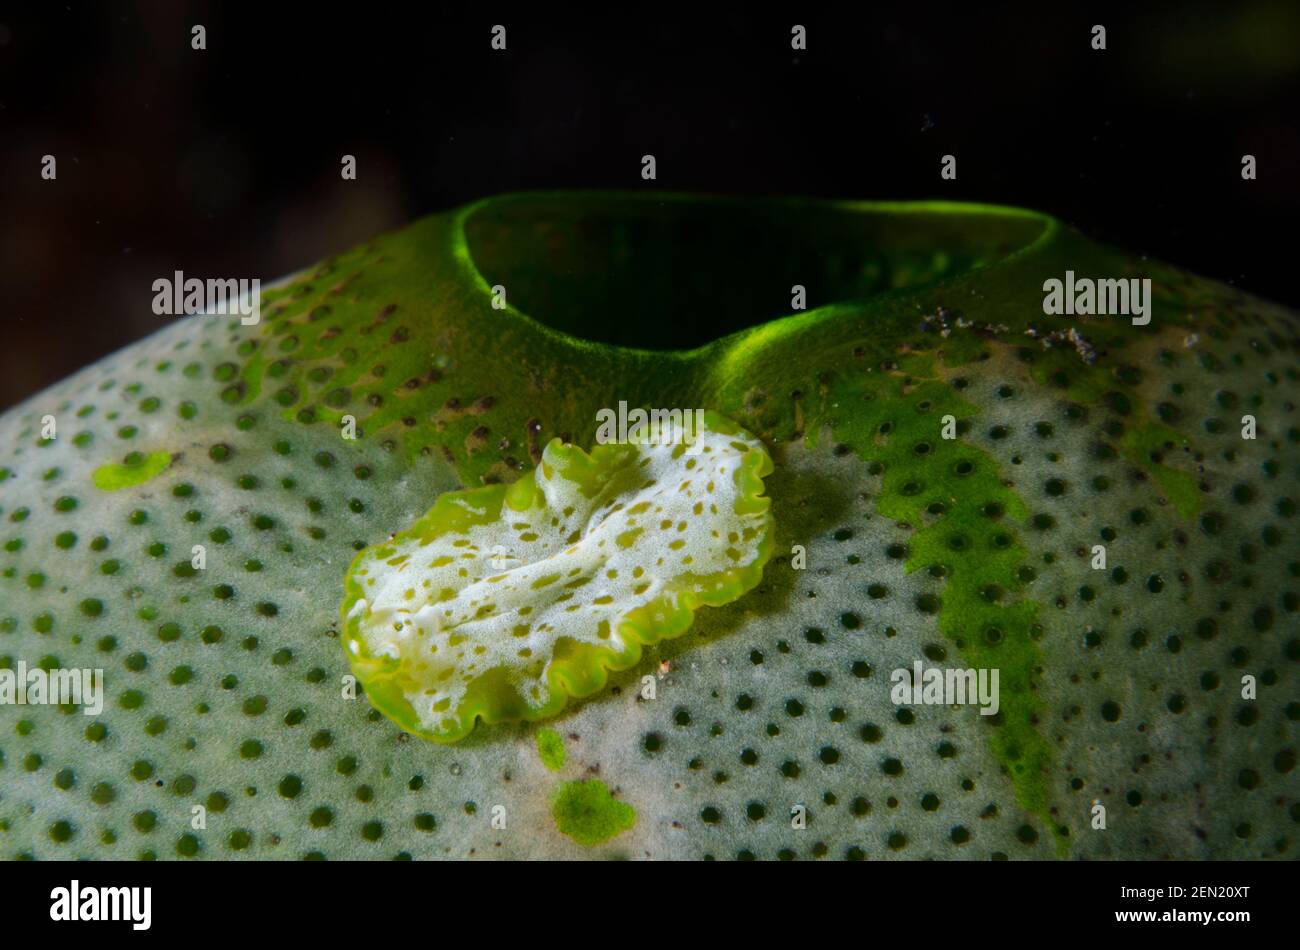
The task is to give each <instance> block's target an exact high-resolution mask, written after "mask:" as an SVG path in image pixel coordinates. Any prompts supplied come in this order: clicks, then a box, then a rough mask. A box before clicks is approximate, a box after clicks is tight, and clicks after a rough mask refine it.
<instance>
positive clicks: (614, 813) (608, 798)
mask: <svg viewBox="0 0 1300 950" xmlns="http://www.w3.org/2000/svg"><path fill="white" fill-rule="evenodd" d="M551 815H552V816H553V817H554V818H555V827H557V828H559V829H560V831H562V832H563V833H564V834H566V835H568V836H569V837H570V838H572V839H573V840H574V841H576V842H578V844H585V845H596V844H601V843H603V842H605V841H608V840H609V839H610V838H612V837H614V836H615V835H617V834H621V833H622V832H624V831H627V830H628V829H629V828H631V827H632V826H633V825H635V824H636V809H634V808H633V807H632V806H631V805H629V804H627V803H626V802H620V801H618V800H617V799H615V798H614V796H612V795H611V794H610V793H609V789H608V788H607V787H606V785H605V783H604V782H602V781H600V779H590V780H588V781H585V782H561V783H560V785H559V787H558V788H557V789H556V792H555V799H554V801H553V803H552V805H551Z"/></svg>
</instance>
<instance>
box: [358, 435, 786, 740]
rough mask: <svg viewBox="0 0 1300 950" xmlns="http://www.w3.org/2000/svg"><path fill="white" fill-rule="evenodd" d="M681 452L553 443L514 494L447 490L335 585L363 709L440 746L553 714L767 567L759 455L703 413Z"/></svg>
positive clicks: (764, 471) (767, 523)
mask: <svg viewBox="0 0 1300 950" xmlns="http://www.w3.org/2000/svg"><path fill="white" fill-rule="evenodd" d="M704 423H705V424H704V426H703V427H702V428H701V429H700V431H699V432H698V433H696V435H695V437H694V439H693V440H692V441H691V443H690V444H689V445H687V444H671V440H669V439H665V440H664V441H665V442H667V443H668V444H662V443H650V444H610V445H597V446H596V447H595V448H594V449H593V450H592V452H591V454H590V455H588V454H587V453H586V452H584V451H582V449H580V448H577V447H575V446H572V445H565V444H564V443H562V442H560V441H559V440H558V439H557V440H554V441H552V442H551V443H550V444H549V445H548V446H547V447H546V450H545V452H544V453H543V455H542V461H541V463H540V464H539V465H538V466H537V468H536V469H535V470H534V471H532V472H529V473H528V474H526V475H525V476H523V477H522V478H520V479H519V480H518V481H517V482H515V483H514V484H513V485H511V486H509V487H507V486H504V485H489V486H487V487H485V488H478V489H472V490H468V491H459V492H449V493H447V494H444V495H442V496H440V497H439V498H438V501H437V503H436V504H435V505H434V506H433V508H432V509H431V510H430V511H429V512H428V513H427V514H425V515H424V516H423V517H422V518H420V519H419V520H417V521H416V522H415V524H414V525H412V526H411V527H410V528H408V529H407V530H405V531H403V532H401V533H399V534H397V535H395V536H394V537H393V539H392V540H391V541H388V542H385V543H383V544H379V545H376V546H373V547H370V548H367V549H366V550H364V551H362V552H361V554H360V555H358V557H357V559H356V560H355V561H354V562H353V563H352V567H351V569H350V570H349V571H348V575H347V578H346V581H345V596H344V599H343V605H342V608H341V611H342V619H343V625H344V636H343V641H344V645H345V647H346V649H347V652H348V658H349V660H350V661H351V663H352V668H353V670H354V672H355V673H356V674H357V677H358V678H359V679H360V680H361V681H362V682H363V683H364V684H365V686H366V694H367V696H368V697H369V699H370V702H371V704H372V705H374V706H375V707H376V708H377V709H379V710H380V711H381V712H383V713H384V714H385V715H387V716H388V717H389V718H390V719H392V720H393V721H394V722H396V723H397V724H398V725H399V726H401V727H402V728H403V729H405V730H407V731H409V732H412V733H415V734H416V735H420V736H424V737H425V738H429V739H434V740H437V741H440V742H453V741H455V740H457V739H460V738H462V737H463V736H465V735H466V734H467V733H468V732H469V731H470V730H471V729H473V728H474V724H475V721H476V720H479V719H481V720H482V721H483V722H485V723H495V722H500V721H503V720H508V719H527V720H537V719H544V718H547V717H550V716H554V715H555V714H556V713H558V712H559V711H560V710H561V709H562V708H563V707H564V705H565V703H566V702H567V700H568V698H569V697H575V698H578V697H583V696H589V695H591V694H592V693H595V692H597V691H598V690H600V689H601V688H602V687H603V686H604V685H605V680H606V675H607V673H608V671H611V670H615V671H616V670H626V669H628V668H630V667H632V666H634V665H635V664H636V663H637V662H638V661H639V660H640V659H641V652H642V648H643V647H645V646H649V645H651V644H655V643H658V642H659V641H661V640H665V639H671V638H673V637H678V636H681V635H682V634H683V633H685V632H686V630H687V629H688V628H689V627H690V626H691V623H692V621H693V620H694V615H695V611H696V610H697V609H698V608H700V607H704V606H712V607H716V606H720V605H722V604H726V603H730V602H731V601H733V600H735V599H736V598H738V597H740V596H741V595H742V594H744V593H746V592H747V591H749V590H751V589H752V588H753V587H754V586H756V585H757V584H758V582H759V580H760V579H761V578H762V575H763V566H764V564H765V563H766V562H767V560H768V558H769V556H770V555H771V545H772V541H771V534H772V516H771V514H770V513H769V511H768V508H769V499H767V498H766V497H764V496H763V490H764V488H763V477H764V476H766V475H768V474H770V473H771V471H772V461H771V459H770V458H769V457H768V455H767V451H766V449H764V447H763V444H762V443H761V442H759V441H758V440H757V439H755V438H754V437H753V436H751V435H749V434H748V433H747V432H745V431H744V430H742V429H740V428H739V427H737V426H736V425H735V424H734V423H732V422H730V421H729V420H727V419H725V418H723V417H722V416H720V415H718V414H716V413H706V414H705V417H704Z"/></svg>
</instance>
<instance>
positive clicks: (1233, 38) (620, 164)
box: [0, 0, 1300, 408]
mask: <svg viewBox="0 0 1300 950" xmlns="http://www.w3.org/2000/svg"><path fill="white" fill-rule="evenodd" d="M539 6H540V5H534V6H533V7H531V9H532V11H533V12H531V13H528V14H524V13H522V12H521V13H514V12H510V11H508V10H507V9H505V8H501V7H486V8H480V4H478V3H471V4H464V5H456V6H455V7H451V6H444V5H442V4H426V5H412V6H410V7H407V6H391V7H389V6H380V5H378V4H374V3H366V4H352V3H348V4H339V5H332V4H329V3H315V4H304V5H295V4H287V3H269V2H266V3H228V4H213V3H166V2H158V3H122V2H106V3H81V2H71V3H44V2H43V3H31V4H19V5H16V6H10V7H7V8H4V9H0V321H2V323H0V325H2V326H3V330H4V341H5V344H4V346H3V348H0V408H2V407H4V406H8V405H11V404H13V403H15V402H17V401H19V400H21V399H23V398H25V397H26V396H28V395H31V394H32V393H34V392H36V391H38V390H40V389H41V388H43V387H44V386H46V385H48V384H50V383H51V382H54V381H56V380H57V379H59V378H61V377H63V376H65V375H66V374H68V373H69V372H71V371H73V370H75V369H77V368H79V367H80V366H82V365H84V364H86V363H87V362H89V361H90V360H92V359H94V358H96V357H97V356H100V355H103V354H105V353H108V352H111V351H112V350H114V349H116V348H118V347H119V346H122V345H123V344H125V343H127V342H129V341H131V340H133V339H136V338H139V337H140V336H143V335H144V334H146V333H148V332H151V331H152V330H154V329H157V328H158V326H159V323H160V320H161V319H166V318H159V317H157V316H155V315H154V314H153V313H152V311H151V309H150V301H151V300H152V290H151V286H150V285H151V283H152V281H153V280H154V279H156V278H157V277H161V276H168V275H170V274H171V273H172V272H173V271H174V270H176V269H181V270H184V271H186V272H187V273H188V274H190V275H193V276H203V277H213V276H222V277H239V276H246V277H253V276H258V277H262V278H263V279H271V278H274V277H277V276H280V275H282V274H285V273H288V272H291V271H294V270H296V269H299V268H301V267H303V266H305V265H308V264H310V263H311V262H313V261H315V260H317V259H319V258H321V257H323V256H325V255H326V254H329V253H331V252H334V251H338V250H342V249H345V248H346V247H348V246H350V245H352V244H355V243H357V242H358V241H361V240H363V239H365V238H367V237H369V236H371V235H373V234H375V233H378V232H381V231H384V230H389V229H392V228H395V227H399V226H400V225H402V224H403V223H405V222H407V221H409V220H411V219H413V218H415V217H418V216H420V215H422V214H426V213H429V212H433V211H438V210H442V209H445V208H448V207H451V206H454V205H457V204H460V203H463V202H465V201H468V200H471V199H473V198H477V197H481V196H484V195H489V194H494V193H499V192H504V191H511V190H519V189H535V188H554V187H595V188H630V189H667V190H677V191H707V192H716V193H731V194H807V195H824V196H833V197H844V198H881V199H906V198H953V199H962V200H974V201H989V202H996V203H1005V204H1016V205H1024V206H1028V207H1033V208H1037V209H1040V210H1044V211H1048V212H1050V213H1053V214H1056V215H1058V216H1060V217H1061V218H1063V219H1065V220H1066V221H1068V222H1070V223H1071V224H1074V225H1076V226H1078V227H1080V228H1081V229H1083V230H1084V231H1086V232H1087V233H1089V234H1091V235H1093V236H1095V237H1098V238H1101V239H1104V240H1108V241H1112V242H1114V243H1118V244H1122V245H1125V246H1127V247H1129V248H1132V249H1135V250H1138V251H1142V252H1145V253H1149V254H1151V255H1153V256H1156V257H1160V258H1163V259H1165V260H1168V261H1171V262H1173V263H1176V264H1179V265H1182V266H1184V267H1187V268H1189V269H1191V270H1194V271H1197V272H1200V273H1203V274H1205V275H1207V276H1211V277H1215V278H1218V279H1221V280H1225V281H1228V282H1230V283H1233V284H1235V285H1238V286H1241V287H1243V288H1245V289H1247V290H1249V291H1251V292H1254V293H1257V294H1260V295H1262V296H1265V297H1269V298H1272V299H1275V300H1279V301H1281V302H1284V303H1288V304H1291V305H1296V304H1300V290H1297V288H1296V283H1295V279H1294V274H1295V269H1296V261H1295V257H1296V251H1297V245H1298V244H1300V242H1297V240H1296V237H1295V235H1296V229H1295V223H1294V222H1295V219H1296V214H1297V212H1298V211H1300V132H1298V131H1297V127H1296V116H1297V115H1300V4H1296V3H1294V2H1287V0H1281V2H1279V0H1245V2H1241V3H1225V4H1199V3H1183V4H1177V5H1168V6H1163V5H1162V6H1142V5H1126V6H1123V7H1116V8H1114V9H1109V8H1104V7H1101V6H1098V5H1096V4H1077V3H1054V4H1051V5H1050V8H1049V7H1048V5H1035V6H1028V5H1026V6H1015V7H1005V8H998V7H989V6H984V5H979V6H977V5H973V4H972V5H967V6H964V7H957V8H956V9H950V8H946V7H936V6H933V5H930V4H924V3H912V4H908V5H906V6H903V7H900V8H898V9H896V10H889V9H885V8H883V7H882V6H880V5H877V4H870V5H867V4H857V5H853V9H836V8H835V7H830V6H828V7H826V8H825V9H823V10H821V11H820V12H809V8H808V7H807V5H804V4H800V5H797V6H793V5H792V6H790V7H789V8H788V9H782V8H780V5H778V6H773V7H769V8H765V12H763V13H761V14H760V13H754V12H750V13H744V14H735V15H727V14H720V13H710V12H708V11H707V10H706V9H705V8H704V7H703V6H702V5H696V6H694V7H681V8H674V7H670V6H664V5H661V4H655V3H652V4H646V3H641V4H635V5H628V6H627V7H626V9H625V10H624V11H623V12H618V11H616V10H614V9H613V7H612V6H610V5H606V6H605V7H604V8H603V10H604V12H602V13H599V14H594V13H586V12H578V11H567V10H559V9H556V10H555V12H554V13H553V14H550V13H548V14H546V15H544V14H541V13H538V12H536V11H537V10H538V9H539ZM548 6H556V5H546V6H542V7H540V8H541V9H546V7H548ZM195 23H200V24H203V25H204V26H205V27H206V29H207V49H206V50H205V51H195V50H192V49H191V47H190V27H191V26H192V25H193V24H195ZM497 23H501V24H504V25H505V26H506V28H507V39H508V49H507V50H506V51H505V52H498V51H493V50H492V49H491V48H490V38H491V28H492V26H493V25H494V24H497ZM794 23H800V24H803V25H804V26H806V27H807V30H808V49H807V51H804V52H796V51H793V50H791V48H790V29H791V26H792V24H794ZM1094 24H1102V25H1104V26H1105V27H1106V29H1107V49H1106V50H1105V51H1104V52H1101V51H1095V50H1093V49H1092V48H1091V45H1090V41H1091V27H1092V26H1093V25H1094ZM647 153H650V154H653V155H655V157H656V159H657V163H658V180H657V181H655V182H644V181H642V180H641V177H640V170H641V165H640V159H641V156H642V155H644V154H647ZM945 153H952V154H954V155H956V156H957V163H958V166H957V167H958V178H957V180H956V181H941V180H940V177H939V164H940V157H941V156H942V155H944V154H945ZM1245 153H1251V154H1254V155H1255V156H1256V157H1257V159H1258V163H1259V173H1258V174H1259V178H1258V180H1256V181H1253V182H1247V181H1243V180H1242V179H1241V173H1240V169H1241V156H1242V155H1243V154H1245ZM44 154H54V155H55V156H56V157H57V159H58V179H57V181H53V182H49V181H43V180H41V178H40V162H41V156H42V155H44ZM343 154H353V155H355V156H356V157H357V161H358V180H356V181H343V180H341V178H340V175H339V167H340V166H339V160H340V157H341V156H342V155H343Z"/></svg>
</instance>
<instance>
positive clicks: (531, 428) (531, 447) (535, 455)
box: [524, 419, 542, 465]
mask: <svg viewBox="0 0 1300 950" xmlns="http://www.w3.org/2000/svg"><path fill="white" fill-rule="evenodd" d="M524 429H525V430H526V431H527V433H528V457H529V458H530V459H532V460H533V464H534V465H536V464H537V463H538V462H540V461H541V460H542V450H541V448H540V447H539V446H538V444H537V436H538V433H540V432H541V431H542V423H541V420H540V419H529V420H528V421H527V422H525V423H524Z"/></svg>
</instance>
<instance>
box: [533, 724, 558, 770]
mask: <svg viewBox="0 0 1300 950" xmlns="http://www.w3.org/2000/svg"><path fill="white" fill-rule="evenodd" d="M537 754H538V755H539V756H541V758H542V764H543V765H544V766H546V767H547V768H548V769H550V770H551V771H552V772H558V771H559V770H560V769H562V768H564V739H562V738H561V737H560V734H559V733H558V732H556V731H555V730H554V729H542V730H541V731H539V732H538V733H537Z"/></svg>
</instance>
